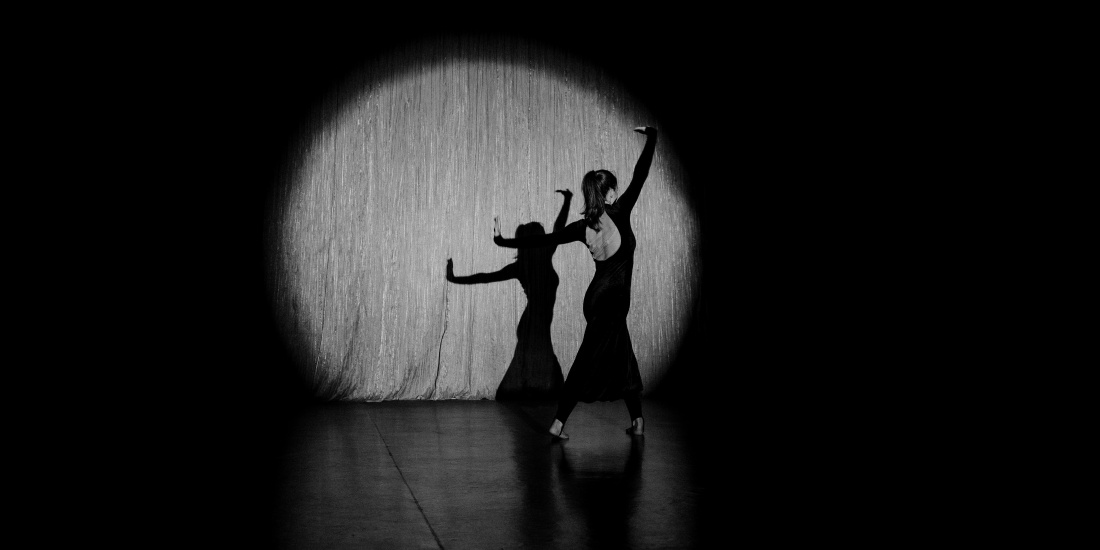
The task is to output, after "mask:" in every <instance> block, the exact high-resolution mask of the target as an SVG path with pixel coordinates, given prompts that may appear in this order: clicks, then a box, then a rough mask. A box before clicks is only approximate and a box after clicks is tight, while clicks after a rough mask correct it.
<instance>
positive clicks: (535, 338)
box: [447, 190, 573, 401]
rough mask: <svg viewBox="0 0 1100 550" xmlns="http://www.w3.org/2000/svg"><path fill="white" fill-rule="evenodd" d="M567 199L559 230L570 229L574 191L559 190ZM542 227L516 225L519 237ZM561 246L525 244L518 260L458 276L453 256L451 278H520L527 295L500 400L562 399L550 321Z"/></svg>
mask: <svg viewBox="0 0 1100 550" xmlns="http://www.w3.org/2000/svg"><path fill="white" fill-rule="evenodd" d="M557 192H558V193H561V194H562V196H563V198H564V201H563V202H562V205H561V211H560V212H558V217H557V219H556V220H555V221H554V231H558V230H561V229H562V228H564V227H565V219H566V215H567V214H568V211H569V204H570V202H571V201H572V200H573V193H572V192H571V191H569V190H559V191H557ZM545 234H546V231H545V230H543V228H542V225H541V224H539V223H538V222H530V223H525V224H522V225H520V226H519V227H517V228H516V235H517V236H525V237H528V236H530V237H537V236H542V235H545ZM557 248H558V247H557V245H548V246H543V247H537V248H524V249H520V250H517V251H516V261H515V262H512V263H511V264H508V265H507V266H504V267H503V268H501V269H500V270H499V271H495V272H492V273H475V274H473V275H466V276H455V274H454V264H453V262H452V261H451V259H449V258H448V259H447V280H448V281H450V282H452V283H456V284H484V283H495V282H500V281H507V280H511V279H516V280H518V281H519V284H520V286H521V287H522V288H523V292H524V294H525V295H526V296H527V306H526V307H525V308H524V309H523V314H522V315H521V316H520V318H519V325H517V326H516V351H515V353H514V354H513V355H512V362H511V363H510V364H509V365H508V370H507V371H505V373H504V378H503V379H502V380H501V381H500V385H499V386H498V387H497V392H496V399H497V400H498V401H503V400H508V399H557V398H559V397H560V392H561V388H562V385H563V383H564V379H563V377H562V374H561V364H560V363H559V362H558V357H557V355H555V354H554V344H553V341H552V339H551V337H550V324H551V322H552V321H553V319H554V303H555V301H556V299H557V293H558V274H557V272H556V271H554V262H553V258H554V252H555V251H556V250H557Z"/></svg>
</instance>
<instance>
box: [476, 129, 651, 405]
mask: <svg viewBox="0 0 1100 550" xmlns="http://www.w3.org/2000/svg"><path fill="white" fill-rule="evenodd" d="M655 141H656V140H655V138H654V137H653V136H650V137H649V138H648V139H647V140H646V145H645V148H644V149H643V151H642V156H641V158H640V159H639V160H638V164H637V166H635V168H634V177H633V178H632V179H631V182H630V185H629V186H628V187H627V189H626V191H624V192H623V194H622V196H620V197H619V200H617V201H616V202H615V203H614V204H613V205H612V207H610V208H608V210H607V212H606V214H607V217H608V218H610V221H611V222H612V223H613V224H614V227H601V231H604V230H615V229H617V230H618V232H619V235H620V243H619V248H618V250H616V251H615V252H614V253H613V254H611V255H610V256H609V257H607V258H606V259H604V260H602V261H601V260H595V259H593V262H595V264H596V273H595V275H594V276H593V277H592V282H591V283H589V285H588V291H587V292H585V295H584V319H585V321H586V322H587V326H586V327H585V329H584V339H583V340H582V341H581V346H580V349H578V350H577V356H576V358H575V359H574V360H573V367H572V368H571V369H570V370H569V376H568V377H567V378H566V380H565V387H564V395H563V397H564V398H566V399H575V400H577V401H583V402H585V403H591V402H593V401H614V400H617V399H622V398H623V397H624V396H626V395H627V394H630V393H635V392H636V393H638V394H640V393H641V391H642V377H641V374H640V373H639V372H638V359H637V357H635V355H634V346H633V344H632V343H631V341H630V331H629V330H628V329H627V326H626V315H627V313H628V312H629V311H630V285H631V280H632V278H633V273H634V250H635V248H636V246H637V241H636V240H635V238H634V231H633V229H632V228H631V227H630V213H631V212H632V211H633V209H634V204H635V203H636V202H637V200H638V195H639V194H640V193H641V190H642V186H643V184H644V183H645V179H646V177H647V176H648V174H649V165H650V162H651V161H652V158H653V149H654V145H655ZM586 229H587V225H586V223H585V221H584V220H577V221H575V222H573V223H571V224H569V225H567V226H565V227H564V228H563V229H561V230H559V231H555V232H553V233H550V234H548V235H539V236H531V237H522V238H516V239H503V238H500V237H498V238H497V239H496V242H497V244H499V245H501V246H507V247H513V248H527V247H535V246H548V245H558V244H564V243H569V242H573V241H579V242H582V243H585V244H586V245H587V244H589V243H588V242H587V231H586Z"/></svg>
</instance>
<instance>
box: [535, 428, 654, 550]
mask: <svg viewBox="0 0 1100 550" xmlns="http://www.w3.org/2000/svg"><path fill="white" fill-rule="evenodd" d="M625 444H627V443H626V442H625V441H624V445H625ZM629 445H630V451H629V454H628V455H627V458H626V462H625V464H623V465H622V466H621V467H614V466H615V461H616V460H617V459H618V458H620V457H621V456H622V455H621V454H619V453H612V454H611V455H607V456H593V455H592V454H583V455H579V456H574V453H576V451H572V450H570V449H569V448H568V445H562V444H554V445H553V446H552V448H551V451H550V452H551V462H552V463H553V464H554V466H555V469H556V474H557V485H558V489H559V494H560V495H561V504H562V505H563V507H562V509H561V510H559V515H561V516H565V517H569V516H575V519H576V520H577V521H583V524H584V526H585V528H586V530H587V532H586V537H585V538H587V539H588V541H589V542H590V543H591V544H590V546H591V547H594V548H630V547H634V546H636V544H635V543H636V542H637V541H634V540H633V538H632V533H633V530H632V529H631V521H632V519H633V518H634V516H635V514H636V512H637V503H638V493H639V491H640V490H641V488H642V485H643V479H642V476H641V472H642V459H643V455H644V454H645V438H642V437H632V438H630V442H629ZM618 464H622V463H618ZM576 516H579V517H576Z"/></svg>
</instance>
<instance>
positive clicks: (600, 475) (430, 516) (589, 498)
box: [275, 401, 708, 549]
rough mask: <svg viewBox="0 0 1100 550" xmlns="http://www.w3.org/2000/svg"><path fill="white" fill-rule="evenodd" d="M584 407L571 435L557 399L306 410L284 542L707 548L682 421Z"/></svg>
mask: <svg viewBox="0 0 1100 550" xmlns="http://www.w3.org/2000/svg"><path fill="white" fill-rule="evenodd" d="M643 410H644V414H645V418H646V435H645V436H644V437H640V438H634V437H630V436H628V435H626V434H625V433H623V429H624V428H625V427H626V426H627V425H628V424H629V421H628V418H627V416H628V414H627V412H626V406H625V405H624V404H623V402H622V401H617V402H612V403H592V404H588V403H581V404H579V405H578V406H577V408H576V409H575V410H574V412H573V414H572V416H571V417H570V419H569V422H568V423H567V425H566V430H565V431H566V433H567V434H569V435H570V439H569V440H568V441H563V442H552V441H551V438H550V436H549V435H548V434H546V433H545V432H546V429H547V428H548V426H549V424H550V421H551V420H552V419H553V415H554V411H555V404H554V403H551V402H521V403H515V402H513V403H509V402H497V401H416V402H411V401H400V402H385V403H342V404H331V405H323V406H317V407H313V408H309V409H307V410H305V411H302V412H301V413H300V414H299V415H298V416H297V418H296V419H295V421H294V423H293V426H292V428H291V430H290V432H289V439H288V444H287V445H286V446H285V449H284V451H283V453H282V456H281V457H280V460H279V463H280V464H279V470H278V478H277V479H278V487H277V489H278V490H277V495H278V496H277V501H276V502H275V504H276V517H275V520H276V526H277V527H276V533H275V534H276V536H277V537H278V541H279V545H280V546H281V547H284V548H571V549H572V548H626V547H629V548H688V547H694V546H702V545H703V542H704V541H702V540H700V537H701V535H700V532H701V528H700V527H701V526H700V525H699V522H700V521H701V517H702V514H703V510H702V508H703V506H704V499H705V497H706V496H707V495H706V492H707V489H708V483H707V481H708V480H707V479H706V477H707V476H706V472H705V468H702V467H700V466H699V464H700V460H699V457H697V456H694V455H695V453H696V452H697V451H693V447H692V445H691V444H690V441H689V440H688V437H687V436H686V435H685V434H686V433H687V430H686V429H684V428H685V423H686V422H687V417H686V416H684V415H683V414H682V413H680V412H679V411H678V410H676V409H674V408H671V407H668V406H665V405H662V404H661V403H658V402H652V401H644V402H643Z"/></svg>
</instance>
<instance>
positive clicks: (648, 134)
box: [619, 126, 657, 212]
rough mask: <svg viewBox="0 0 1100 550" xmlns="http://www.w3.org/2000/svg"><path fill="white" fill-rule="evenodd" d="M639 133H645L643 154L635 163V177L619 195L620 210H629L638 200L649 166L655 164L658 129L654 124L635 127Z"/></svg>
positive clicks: (647, 175)
mask: <svg viewBox="0 0 1100 550" xmlns="http://www.w3.org/2000/svg"><path fill="white" fill-rule="evenodd" d="M634 131H635V132H638V133H639V134H645V147H642V155H641V156H640V157H638V164H635V165H634V177H633V178H630V185H629V186H628V187H627V188H626V191H624V192H623V194H622V195H621V196H620V197H619V210H620V211H626V212H629V211H630V210H631V209H633V208H634V203H636V202H638V195H640V194H641V192H642V185H643V184H645V180H646V178H647V177H649V166H650V165H651V164H653V151H654V149H656V148H657V129H656V128H654V127H652V126H639V127H637V128H635V129H634Z"/></svg>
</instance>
